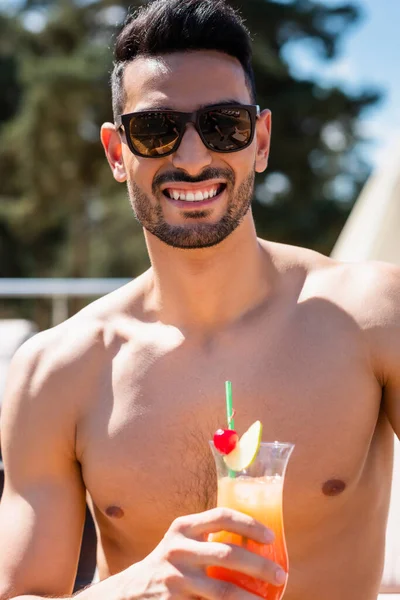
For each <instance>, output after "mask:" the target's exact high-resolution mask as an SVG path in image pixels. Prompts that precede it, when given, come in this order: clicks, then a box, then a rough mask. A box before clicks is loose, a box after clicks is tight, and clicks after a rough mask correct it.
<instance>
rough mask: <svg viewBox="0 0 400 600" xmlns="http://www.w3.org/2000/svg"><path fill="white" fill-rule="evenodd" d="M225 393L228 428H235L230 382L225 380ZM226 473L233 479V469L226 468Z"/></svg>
mask: <svg viewBox="0 0 400 600" xmlns="http://www.w3.org/2000/svg"><path fill="white" fill-rule="evenodd" d="M225 395H226V416H227V419H228V429H235V421H234V420H233V418H232V415H233V406H232V382H231V381H225ZM228 475H229V477H230V478H231V479H235V477H236V475H235V471H232V470H231V469H229V470H228Z"/></svg>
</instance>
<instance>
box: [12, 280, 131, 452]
mask: <svg viewBox="0 0 400 600" xmlns="http://www.w3.org/2000/svg"><path fill="white" fill-rule="evenodd" d="M137 289H139V288H138V286H137V284H136V283H135V282H131V283H130V284H128V285H127V286H124V287H123V288H121V289H119V290H116V291H115V292H112V293H111V294H108V295H107V296H104V297H103V298H101V299H99V300H96V301H95V302H93V303H91V304H90V305H88V306H87V307H85V308H84V309H83V310H82V311H80V312H79V313H77V314H76V315H74V316H73V317H71V318H70V319H68V320H67V321H65V322H63V323H61V324H60V325H57V326H56V327H53V328H51V329H48V330H46V331H43V332H40V333H38V334H37V335H35V336H34V337H32V338H30V339H29V340H28V341H27V342H25V343H24V344H23V345H22V346H21V348H19V350H18V351H17V352H16V354H15V356H14V358H13V360H12V362H11V366H10V369H9V373H8V378H7V385H6V390H5V395H4V402H3V406H2V419H1V424H2V433H1V437H2V440H1V441H2V446H3V445H4V443H6V441H7V433H8V431H9V430H11V429H12V428H13V423H15V422H16V421H15V419H16V418H17V415H19V414H22V412H24V413H25V414H29V413H30V410H32V415H34V418H35V419H36V418H37V419H38V420H39V419H40V421H39V422H37V423H36V426H37V427H43V428H46V430H47V431H49V430H50V429H51V427H52V426H54V427H55V429H56V428H57V426H59V425H60V424H61V423H62V424H63V430H64V432H65V433H66V434H68V435H69V437H70V439H71V443H72V438H73V437H74V435H75V428H76V424H77V422H78V421H79V419H80V417H81V416H82V414H83V412H84V411H85V408H86V407H87V404H88V403H90V399H91V397H92V396H93V394H94V393H95V391H96V388H97V386H98V380H99V377H100V376H101V372H102V369H103V368H104V365H105V363H106V362H107V361H110V362H111V360H112V357H113V355H114V354H115V351H116V350H115V346H116V344H118V327H117V326H116V323H118V321H119V320H120V319H122V318H123V317H124V315H126V314H127V313H128V310H129V309H131V308H132V306H134V305H135V303H138V297H139V295H140V294H139V292H137ZM28 407H29V409H30V410H28ZM44 416H45V418H43V417H44ZM40 417H42V418H40ZM67 427H69V429H68V431H66V429H67Z"/></svg>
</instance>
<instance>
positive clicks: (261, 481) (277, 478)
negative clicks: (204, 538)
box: [207, 442, 294, 600]
mask: <svg viewBox="0 0 400 600" xmlns="http://www.w3.org/2000/svg"><path fill="white" fill-rule="evenodd" d="M210 447H211V450H212V453H213V456H214V459H215V464H216V469H217V478H218V497H217V506H224V507H227V508H232V509H234V510H238V511H240V512H242V513H246V514H247V515H249V516H251V517H253V518H254V519H256V520H257V521H260V522H261V523H263V524H264V525H266V527H268V528H269V529H271V530H272V531H273V532H274V534H275V541H274V542H273V543H272V544H260V543H258V542H255V541H253V540H250V539H247V538H244V537H242V536H240V535H237V534H234V533H230V532H228V531H220V532H218V533H212V534H210V535H209V537H208V540H209V541H214V542H221V543H225V544H236V545H238V546H242V547H244V548H247V549H248V550H250V551H251V552H256V553H257V554H261V555H262V556H265V558H268V559H270V560H272V561H274V562H276V563H277V564H279V565H280V566H281V567H282V568H283V569H284V571H285V572H286V573H287V572H288V566H289V565H288V555H287V549H286V541H285V534H284V529H283V511H282V497H283V484H284V479H285V473H286V467H287V464H288V461H289V458H290V456H291V453H292V451H293V449H294V445H293V444H288V443H280V442H272V443H265V442H262V443H261V445H260V449H259V452H258V454H257V457H256V459H255V460H254V462H253V463H252V464H251V465H250V466H249V467H248V468H247V469H245V470H243V471H239V472H233V471H230V470H229V469H228V467H227V466H226V464H225V462H224V460H223V456H222V455H221V454H220V453H219V452H218V450H216V448H215V446H214V443H213V442H210ZM207 574H208V575H209V576H210V577H213V578H215V579H220V580H223V581H229V582H231V583H234V584H236V585H237V586H239V587H241V588H243V589H245V590H247V591H249V592H251V593H253V594H256V595H258V596H260V597H261V598H266V599H267V600H280V599H281V598H282V596H283V594H284V591H285V587H286V584H285V585H283V586H275V585H272V584H271V583H267V582H265V581H261V580H259V579H255V578H254V577H250V576H249V575H245V574H243V573H239V572H237V571H232V570H229V569H225V568H221V567H218V566H215V567H213V566H211V567H208V569H207Z"/></svg>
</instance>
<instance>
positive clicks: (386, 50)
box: [282, 0, 400, 167]
mask: <svg viewBox="0 0 400 600" xmlns="http://www.w3.org/2000/svg"><path fill="white" fill-rule="evenodd" d="M282 1H284V0H282ZM324 3H325V4H327V5H332V6H335V5H340V4H343V3H344V2H343V0H325V2H324ZM350 3H353V2H352V1H351V0H350ZM354 4H357V5H358V6H359V7H360V8H361V10H362V14H363V17H362V18H361V19H360V20H359V22H358V23H357V24H356V25H355V26H353V27H350V28H349V31H348V32H347V33H346V34H344V35H343V40H342V43H341V45H340V52H339V55H338V57H337V58H336V59H335V60H334V61H332V62H328V63H327V62H326V61H323V62H322V61H317V60H315V56H314V54H315V53H313V52H312V50H311V49H310V48H308V47H307V44H304V43H302V44H297V45H296V46H293V47H292V48H291V49H290V51H288V55H290V57H291V62H292V64H293V65H294V67H293V73H294V74H296V75H297V76H304V77H306V76H310V75H316V76H317V78H318V79H319V80H320V81H321V82H326V83H331V82H339V83H340V84H342V85H343V87H344V88H345V89H346V91H350V92H353V91H355V92H357V91H359V90H360V89H362V88H365V87H369V86H374V87H375V86H376V87H377V88H378V89H380V90H382V91H383V92H384V94H385V96H384V98H383V100H382V101H381V102H380V103H379V104H378V105H377V106H376V107H374V109H372V110H370V111H367V112H366V113H365V115H364V117H363V120H362V122H361V123H360V127H361V131H362V132H363V133H364V134H366V135H369V136H371V137H372V138H374V140H375V141H374V143H372V144H371V145H368V146H367V148H366V150H365V154H366V156H367V158H368V160H369V162H370V164H371V165H372V166H373V167H376V166H379V165H380V164H382V162H383V161H384V160H385V159H386V157H387V156H388V154H389V153H390V149H391V148H393V147H394V146H396V145H397V146H399V144H400V31H399V23H400V0H356V1H355V2H354Z"/></svg>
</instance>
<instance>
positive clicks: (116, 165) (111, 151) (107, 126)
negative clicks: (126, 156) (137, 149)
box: [100, 123, 127, 183]
mask: <svg viewBox="0 0 400 600" xmlns="http://www.w3.org/2000/svg"><path fill="white" fill-rule="evenodd" d="M100 138H101V143H102V144H103V148H104V150H105V153H106V156H107V160H108V163H109V165H110V167H111V171H112V173H113V175H114V179H115V180H116V181H118V182H119V183H123V182H124V181H126V179H127V177H126V171H125V165H124V161H123V158H122V142H121V138H120V136H119V133H118V132H117V131H116V129H115V125H114V124H113V123H104V125H103V126H102V128H101V133H100Z"/></svg>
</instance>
